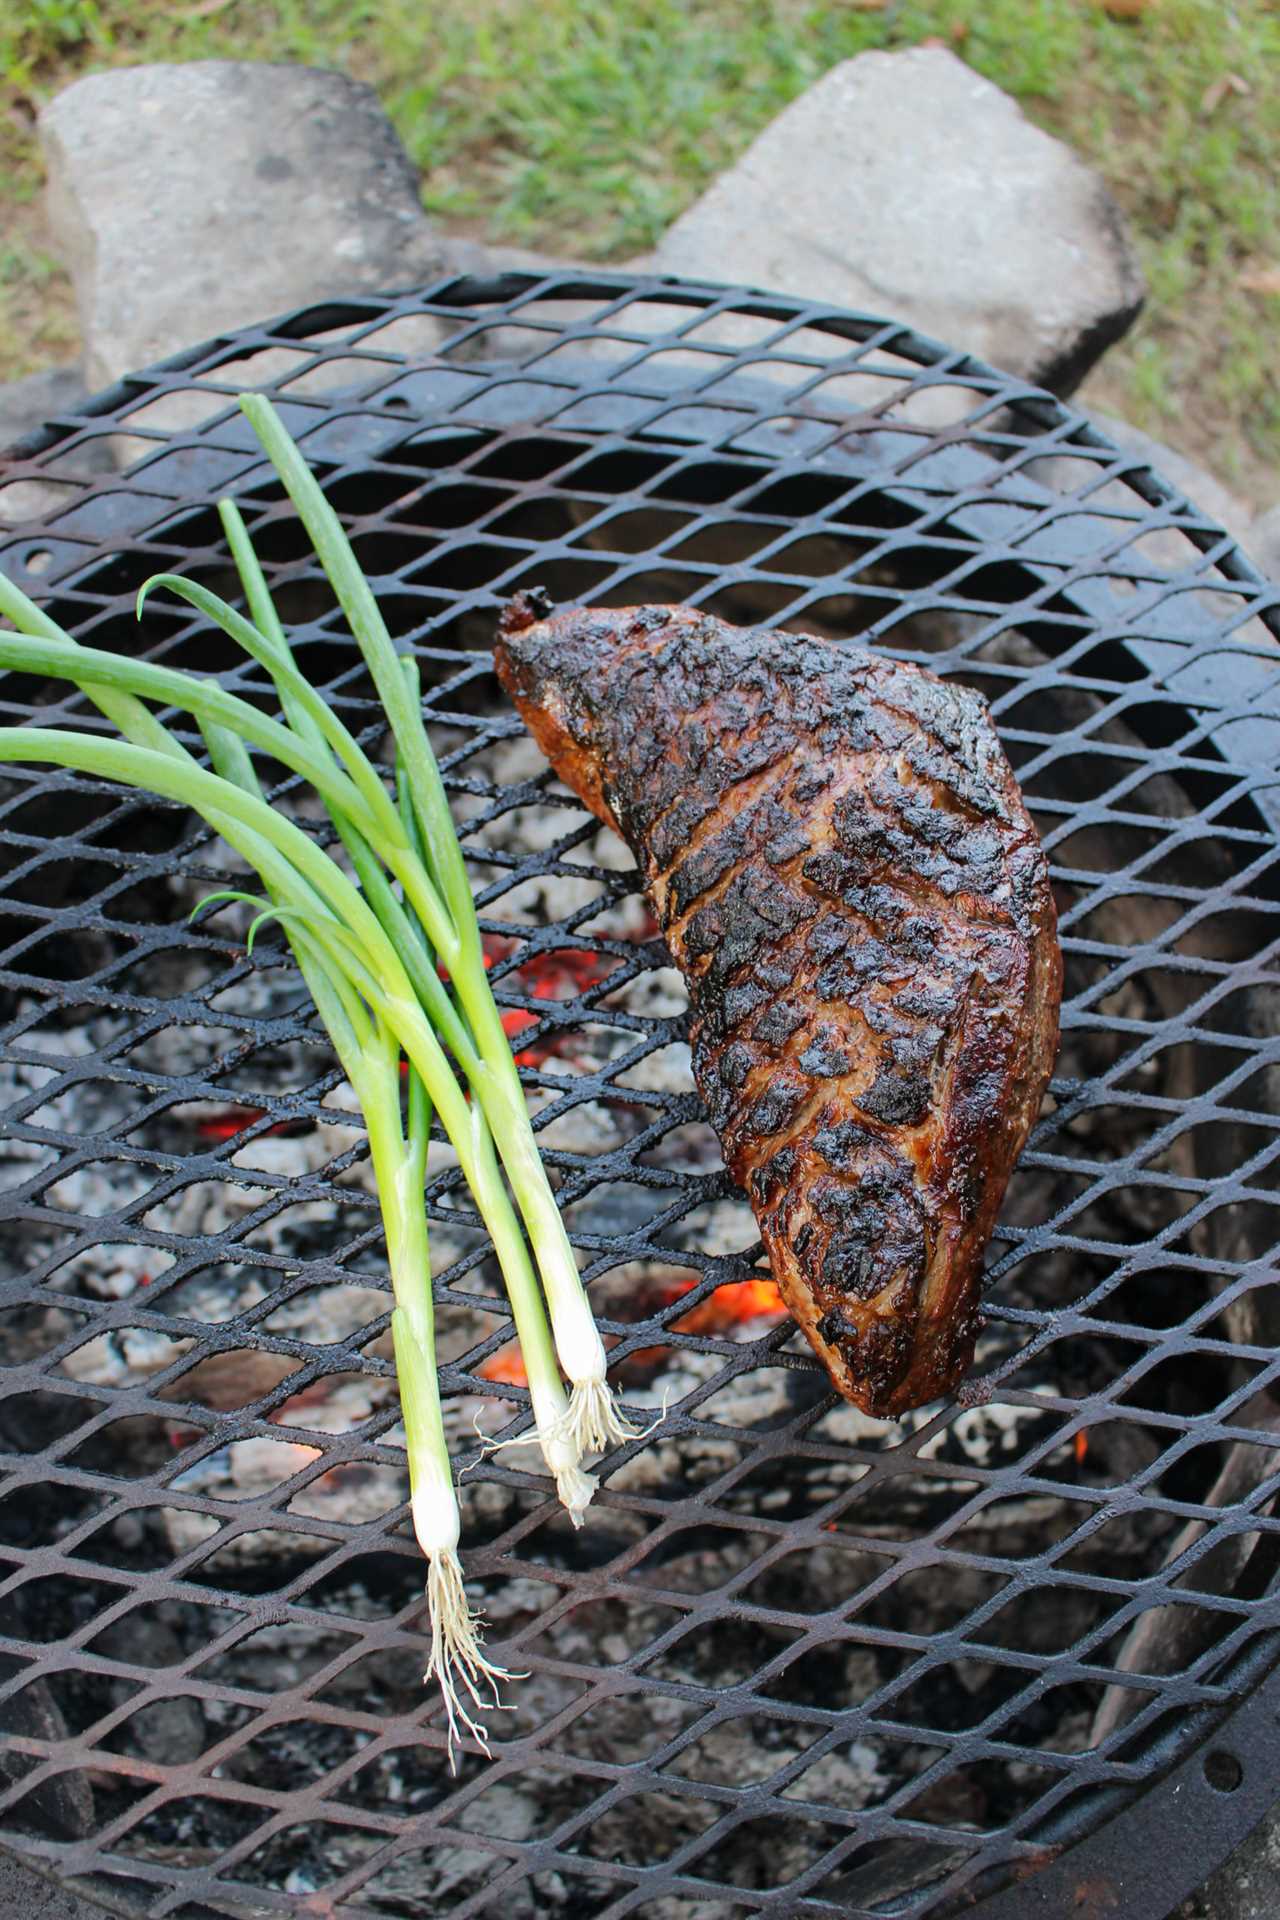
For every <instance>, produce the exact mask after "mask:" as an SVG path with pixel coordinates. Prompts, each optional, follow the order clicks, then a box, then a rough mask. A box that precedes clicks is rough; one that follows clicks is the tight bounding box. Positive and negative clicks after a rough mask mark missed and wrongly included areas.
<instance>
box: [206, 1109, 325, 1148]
mask: <svg viewBox="0 0 1280 1920" xmlns="http://www.w3.org/2000/svg"><path fill="white" fill-rule="evenodd" d="M263 1118H264V1115H263V1112H262V1109H261V1108H260V1107H225V1108H224V1109H223V1110H222V1112H221V1113H210V1114H206V1115H205V1117H204V1118H203V1119H202V1120H197V1121H196V1132H197V1133H198V1134H199V1135H200V1138H201V1139H202V1140H234V1139H235V1137H236V1135H237V1134H238V1133H243V1132H244V1131H245V1129H246V1128H247V1127H252V1126H256V1125H257V1123H258V1121H259V1120H261V1119H263ZM310 1125H311V1122H310V1121H309V1120H277V1121H276V1123H275V1125H274V1126H270V1127H268V1128H267V1129H266V1131H267V1133H298V1132H305V1131H306V1130H307V1129H308V1128H309V1127H310ZM264 1137H265V1136H264Z"/></svg>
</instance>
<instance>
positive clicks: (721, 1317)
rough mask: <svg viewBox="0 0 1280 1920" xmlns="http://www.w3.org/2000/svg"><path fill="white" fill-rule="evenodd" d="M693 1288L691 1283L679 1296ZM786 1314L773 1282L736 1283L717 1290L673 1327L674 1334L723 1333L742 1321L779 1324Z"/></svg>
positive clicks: (780, 1296) (747, 1281)
mask: <svg viewBox="0 0 1280 1920" xmlns="http://www.w3.org/2000/svg"><path fill="white" fill-rule="evenodd" d="M696 1284H697V1283H696V1281H692V1280H691V1281H690V1282H689V1283H688V1285H687V1286H682V1287H681V1288H680V1289H679V1292H680V1293H689V1292H690V1291H691V1290H692V1289H693V1287H694V1286H695V1285H696ZM677 1297H678V1295H677ZM786 1311H787V1309H786V1307H785V1306H784V1305H783V1300H782V1295H781V1294H780V1293H779V1292H778V1289H777V1286H776V1284H775V1283H774V1281H772V1280H740V1281H735V1282H732V1283H730V1285H728V1286H725V1287H717V1288H716V1290H715V1292H714V1293H713V1294H710V1295H709V1296H708V1297H707V1299H705V1300H701V1301H699V1303H698V1305H697V1306H696V1307H691V1308H690V1310H689V1312H688V1313H686V1314H682V1315H681V1317H680V1319H679V1320H676V1321H675V1322H673V1325H674V1329H675V1331H676V1332H677V1333H724V1332H726V1331H727V1330H728V1328H730V1327H734V1326H740V1325H741V1324H742V1322H743V1321H744V1320H781V1319H782V1318H783V1316H784V1315H785V1313H786Z"/></svg>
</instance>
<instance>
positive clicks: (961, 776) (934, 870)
mask: <svg viewBox="0 0 1280 1920" xmlns="http://www.w3.org/2000/svg"><path fill="white" fill-rule="evenodd" d="M538 612H539V610H538V609H537V608H535V607H534V606H533V604H532V603H531V602H529V601H527V600H524V599H521V600H519V601H517V602H515V603H514V604H513V605H512V606H511V607H510V608H509V609H508V610H507V613H506V615H505V616H504V619H503V623H502V630H501V634H500V637H499V640H498V643H497V647H496V650H495V657H496V660H497V666H498V672H499V675H500V677H501V679H502V683H503V685H504V686H505V687H506V689H507V691H508V693H510V695H511V697H512V698H513V700H514V701H515V703H516V705H517V707H518V708H519V710H520V712H521V714H522V715H523V717H524V719H525V721H526V722H527V724H528V726H529V728H530V729H531V731H532V733H533V735H534V737H535V738H536V740H537V741H538V744H539V745H540V746H541V748H542V750H543V752H544V753H545V754H546V755H547V758H548V759H549V760H550V761H551V764H552V766H553V767H554V768H555V770H556V772H557V773H558V774H559V775H560V777H561V779H563V780H564V781H566V782H567V783H568V785H569V786H571V787H572V788H573V789H574V791H575V792H576V793H578V794H579V795H580V796H581V798H582V799H583V800H584V801H585V802H586V804H587V805H588V806H589V807H590V808H591V809H592V811H593V812H594V813H596V814H597V815H598V816H599V817H600V819H601V820H603V821H605V822H607V823H608V824H609V825H610V826H612V827H614V828H615V829H616V830H617V831H618V832H619V833H620V834H621V835H622V837H623V838H624V839H625V840H626V842H627V844H628V845H629V846H630V848H631V850H632V852H633V853H634V855H635V857H636V859H637V861H638V862H639V863H640V866H641V868H642V870H643V873H644V876H645V880H646V884H647V886H648V889H649V893H650V896H651V898H652V900H653V904H654V908H655V911H656V912H657V915H658V918H659V922H660V924H661V926H662V930H663V933H664V935H665V937H666V941H667V944H668V946H669V947H670V949H671V953H672V955H673V957H674V959H675V961H676V964H677V965H678V966H679V968H680V970H681V972H682V973H683V974H684V976H685V979H686V980H687V982H688V985H689V995H690V1001H691V1005H692V1029H691V1038H692V1043H693V1064H694V1074H695V1078H696V1080H697V1084H698V1088H699V1091H700V1092H701V1094H702V1098H703V1100H704V1101H705V1103H706V1106H707V1111H708V1113H709V1114H710V1117H711V1120H712V1123H713V1124H714V1126H715V1128H716V1130H717V1132H718V1134H719V1136H720V1139H721V1141H722V1143H723V1146H724V1153H725V1159H726V1162H727V1164H728V1166H729V1169H730V1171H731V1172H732V1174H733V1176H734V1178H735V1179H736V1180H738V1181H739V1183H740V1184H741V1185H742V1186H743V1187H744V1188H745V1189H746V1191H747V1193H748V1195H749V1196H750V1199H751V1204H752V1206H753V1208H754V1210H755V1214H756V1218H757V1220H758V1222H759V1225H760V1231H761V1235H762V1237H763V1240H764V1244H765V1248H766V1250H767V1252H768V1255H769V1259H770V1262H771V1265H772V1268H773V1274H774V1277H775V1279H776V1280H777V1282H778V1285H779V1287H780V1289H781V1291H782V1294H783V1297H784V1299H785V1300H786V1302H787V1305H788V1307H789V1308H790V1310H791V1312H792V1313H793V1314H794V1316H795V1318H796V1319H797V1321H798V1322H799V1323H800V1325H801V1326H802V1327H803V1328H804V1331H805V1333H806V1334H807V1335H808V1337H809V1339H810V1341H811V1342H812V1344H813V1347H814V1349H815V1351H816V1352H817V1353H818V1354H819V1356H820V1357H821V1359H822V1360H823V1362H824V1364H825V1365H826V1367H827V1369H828V1371H829V1373H830V1375H831V1378H832V1381H833V1382H834V1384H835V1386H836V1387H837V1388H838V1390H839V1391H840V1392H841V1393H842V1394H844V1395H845V1397H846V1398H847V1399H849V1400H852V1401H854V1402H855V1403H856V1404H857V1405H858V1406H860V1407H862V1408H864V1409H865V1410H866V1411H867V1412H868V1413H873V1414H881V1415H883V1414H893V1413H899V1412H902V1411H903V1410H905V1409H906V1408H908V1407H913V1406H919V1405H921V1404H923V1403H924V1402H925V1401H928V1400H930V1399H932V1398H934V1396H936V1395H937V1394H940V1393H944V1392H946V1391H948V1390H949V1389H951V1388H953V1387H954V1386H955V1385H956V1383H957V1381H958V1380H959V1378H960V1376H961V1374H962V1373H963V1371H964V1369H965V1368H966V1367H967V1366H968V1365H969V1362H970V1360H971V1359H972V1355H973V1345H974V1340H975V1337H976V1334H977V1330H978V1326H979V1313H978V1295H979V1287H980V1283H981V1274H982V1260H983V1250H984V1248H985V1246H986V1242H987V1239H988V1236H989V1235H990V1233H991V1229H992V1227H993V1225H994V1223H995V1219H996V1214H997V1212H998V1210H999V1207H1000V1202H1001V1199H1002V1197H1003V1195H1004V1190H1005V1187H1006V1185H1007V1184H1008V1180H1009V1175H1010V1173H1011V1172H1012V1169H1013V1165H1014V1162H1015V1160H1016V1159H1017V1156H1018V1154H1019V1152H1020V1151H1021V1149H1022V1146H1023V1144H1024V1142H1025V1140H1026V1137H1027V1134H1028V1132H1029V1131H1030V1128H1031V1125H1032V1122H1033V1121H1034V1119H1035V1117H1036V1115H1037V1113H1038V1112H1039V1108H1040V1101H1041V1096H1042V1095H1043V1093H1044V1090H1045V1086H1046V1084H1047V1082H1048V1079H1049V1074H1050V1071H1051V1068H1052V1065H1053V1059H1054V1054H1055V1051H1056V1047H1057V1037H1058V1002H1059V998H1060V994H1061V982H1062V962H1061V956H1060V953H1059V949H1058V941H1057V934H1056V919H1055V914H1054V907H1053V900H1052V896H1051V894H1050V890H1049V880H1048V873H1047V870H1046V866H1045V861H1044V856H1043V854H1042V852H1041V849H1040V845H1039V841H1038V839H1037V837H1036V832H1035V828H1034V826H1033V825H1032V822H1031V820H1030V817H1029V816H1028V814H1027V810H1026V808H1025V806H1024V805H1023V802H1022V797H1021V795H1020V793H1019V791H1018V787H1017V784H1016V782H1015V780H1014V777H1013V773H1012V771H1011V770H1010V767H1009V765H1008V762H1007V761H1006V760H1005V757H1004V754H1003V752H1002V751H1001V748H1000V745H999V742H998V740H997V738H996V734H995V730H994V728H993V727H992V725H991V721H990V718H989V716H988V714H987V710H986V706H985V703H984V702H983V701H982V700H981V699H980V698H979V697H978V696H977V695H976V694H974V693H971V692H969V691H967V690H966V689H964V688H962V687H957V686H953V685H949V684H947V683H944V682H942V681H940V680H938V679H936V678H935V677H934V675H932V674H930V673H926V672H924V671H923V670H922V669H920V668H918V667H914V666H910V665H906V664H903V663H898V662H892V661H889V660H884V659H877V658H875V657H874V656H872V655H871V654H869V653H866V652H863V651H861V650H859V649H857V648H855V647H837V646H832V645H829V644H827V643H825V642H823V641H819V640H816V639H809V638H806V637H804V636H796V635H793V634H778V633H765V632H758V631H745V630H743V629H741V628H736V627H730V626H726V625H725V624H724V623H723V622H722V621H719V620H716V619H714V618H712V617H711V616H709V615H706V614H700V613H697V612H695V611H692V610H690V609H688V608H684V607H636V608H627V609H622V610H616V611H615V610H591V609H587V610H583V611H571V612H567V613H562V614H557V615H553V616H551V617H548V618H539V617H538Z"/></svg>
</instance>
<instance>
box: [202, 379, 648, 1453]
mask: <svg viewBox="0 0 1280 1920" xmlns="http://www.w3.org/2000/svg"><path fill="white" fill-rule="evenodd" d="M240 405H241V407H242V408H243V410H244V412H245V413H246V415H247V416H248V418H249V421H250V424H251V425H252V427H253V430H254V432H255V433H256V434H257V436H258V439H259V441H260V443H261V445H262V448H263V450H264V452H265V453H266V454H267V456H268V458H269V459H270V460H271V463H272V465H273V466H274V467H275V469H276V472H277V473H278V474H279V476H280V478H281V480H282V481H283V482H284V485H285V488H286V490H287V492H288V494H289V496H290V498H291V500H292V501H293V504H294V506H295V507H296V508H297V510H298V515H299V517H300V519H301V520H302V523H303V525H304V526H305V527H306V529H307V532H308V534H309V535H310V538H311V543H312V545H313V546H314V548H315V550H316V553H317V554H318V555H319V558H320V561H321V564H322V565H323V567H324V569H325V572H326V574H327V575H328V577H329V581H330V584H331V585H332V587H333V589H334V592H335V593H336V595H337V597H338V601H339V604H340V605H341V607H342V610H343V612H344V614H345V615H346V618H347V623H348V625H349V626H350V628H351V631H352V633H353V635H354V636H355V639H356V643H357V645H358V646H359V648H360V651H361V653H362V655H363V656H364V660H365V663H366V665H367V666H368V668H369V672H370V674H371V676H372V678H373V682H374V685H375V687H376V688H377V691H378V695H379V698H380V699H381V701H382V703H383V707H384V709H385V711H386V715H387V719H388V721H389V722H390V725H391V730H392V732H393V734H394V736H395V740H396V745H397V749H398V751H399V753H400V754H401V756H402V758H403V767H404V778H405V781H406V784H407V787H408V789H409V792H410V794H411V796H412V801H413V806H414V809H415V811H416V815H417V818H418V820H419V821H420V823H421V827H422V835H423V841H424V843H425V853H426V860H425V861H420V860H414V859H406V858H404V857H403V856H399V854H398V850H397V849H395V848H394V847H393V848H390V849H388V851H387V854H386V856H385V857H386V860H387V864H388V866H389V867H390V868H391V870H392V872H393V873H394V874H395V876H396V878H397V879H398V880H399V881H400V883H401V885H402V887H403V888H404V891H405V895H406V898H407V899H408V900H409V901H410V902H411V903H412V905H413V908H414V910H415V912H416V913H417V914H418V917H419V919H420V920H421V921H422V924H423V926H424V927H425V928H426V929H427V932H428V934H429V935H430V937H431V939H432V941H433V943H434V945H435V946H436V949H437V952H438V953H439V955H440V958H441V960H442V962H443V964H444V966H445V969H446V971H447V972H448V974H449V976H450V979H451V980H452V981H453V983H454V985H455V988H456V991H457V995H458V999H459V1000H460V1002H461V1005H462V1009H463V1011H464V1013H465V1016H466V1019H467V1021H468V1022H469V1025H470V1029H471V1035H472V1044H473V1051H472V1054H471V1057H470V1058H469V1059H468V1060H466V1061H464V1062H463V1065H464V1067H465V1070H466V1073H467V1077H468V1079H469V1081H470V1083H471V1087H472V1091H473V1092H474V1094H475V1096H476V1098H477V1099H478V1100H479V1101H480V1104H481V1106H482V1107H483V1108H484V1111H485V1114H486V1117H487V1119H488V1121H489V1125H490V1128H491V1130H492V1134H493V1138H494V1140H495V1142H496V1144H497V1147H498V1151H499V1153H500V1154H501V1156H502V1163H503V1166H504V1168H505V1170H506V1174H507V1178H508V1180H509V1181H510V1183H511V1189H512V1192H513V1193H514V1194H515V1197H516V1201H517V1203H518V1205H519V1208H520V1212H521V1214H522V1216H523V1218H524V1224H525V1228H526V1230H527V1232H528V1235H529V1239H530V1242H531V1244H532V1246H533V1249H534V1252H535V1254H536V1256H537V1261H538V1269H539V1272H540V1274H541V1277H542V1284H543V1288H544V1289H545V1292H546V1298H547V1305H548V1307H549V1309H550V1314H551V1324H552V1328H553V1331H554V1335H555V1343H556V1351H557V1353H558V1354H559V1357H560V1364H561V1366H562V1367H563V1368H564V1371H565V1374H566V1375H567V1377H568V1380H569V1383H570V1388H571V1393H570V1399H569V1406H568V1409H567V1412H566V1414H565V1415H564V1417H563V1420H562V1422H561V1425H562V1429H563V1438H564V1439H565V1440H566V1441H567V1442H568V1443H569V1446H570V1448H571V1449H572V1450H573V1452H574V1453H575V1454H576V1455H577V1457H579V1458H580V1457H581V1455H582V1454H583V1453H585V1452H603V1451H604V1450H605V1449H606V1448H608V1447H609V1446H611V1445H613V1444H615V1443H617V1442H620V1441H623V1440H632V1439H636V1438H637V1437H638V1432H637V1429H636V1428H635V1427H634V1426H633V1425H632V1424H631V1423H630V1422H629V1421H628V1420H626V1419H625V1418H624V1416H623V1415H622V1413H621V1411H620V1410H619V1408H618V1406H617V1404H616V1402H615V1400H614V1398H613V1395H612V1393H611V1391H610V1389H609V1385H608V1382H607V1379H606V1371H605V1369H606V1361H605V1350H604V1343H603V1341H602V1340H601V1338H600V1333H599V1329H598V1328H597V1326H596V1324H595V1320H594V1318H593V1316H592V1313H591V1307H590V1304H589V1302H588V1300H587V1296H586V1290H585V1289H584V1287H583V1285H582V1279H581V1276H580V1274H579V1272H578V1263H577V1261H576V1259H575V1258H574V1253H573V1248H572V1247H571V1246H570V1244H569V1238H568V1235H567V1234H566V1233H565V1230H564V1223H563V1221H562V1220H561V1217H560V1210H559V1208H558V1207H557V1205H556V1202H555V1196H554V1194H553V1193H552V1191H551V1188H550V1185H549V1183H548V1180H547V1175H546V1169H545V1168H544V1166H543V1164H542V1160H541V1157H540V1155H539V1153H538V1149H537V1144H536V1142H535V1140H534V1137H533V1130H532V1128H531V1126H530V1124H529V1113H528V1107H527V1104H526V1101H525V1094H524V1088H523V1087H522V1085H521V1083H520V1076H519V1074H518V1072H517V1071H516V1066H515V1062H514V1060H513V1059H512V1055H511V1048H510V1046H509V1045H508V1042H507V1036H506V1034H505V1032H504V1030H503V1026H502V1020H501V1017H500V1015H499V1013H498V1009H497V1006H496V1004H495V1002H494V998H493V992H492V989H491V988H490V985H489V979H488V974H487V971H486V968H485V964H484V953H483V948H482V943H481V935H480V927H479V923H478V921H477V919H476V911H475V904H474V901H473V899H472V895H471V883H470V881H469V879H468V877H467V870H466V863H465V861H464V860H463V857H462V849H461V847H460V846H459V844H458V837H457V834H456V832H455V830H454V825H453V819H452V816H451V814H450V812H449V803H448V799H447V797H446V794H445V790H444V785H443V782H442V781H441V778H440V770H439V768H438V766H437V765H436V759H435V755H434V753H433V752H432V750H431V743H430V741H429V739H428V737H427V730H426V727H425V726H424V725H423V720H422V707H421V702H420V701H419V700H418V699H417V698H415V697H414V696H413V694H412V693H411V691H410V689H409V687H408V686H407V684H406V682H405V679H404V677H403V675H402V673H401V671H400V667H399V661H398V658H397V655H396V651H395V647H394V645H393V643H392V640H391V636H390V634H389V633H388V632H387V628H386V624H385V622H384V621H383V618H382V615H381V613H380V612H379V609H378V604H377V601H376V600H375V599H374V596H373V593H372V590H371V589H370V587H369V583H368V581H367V580H366V579H365V577H364V575H363V573H362V572H361V570H360V566H359V563H358V562H357V560H356V557H355V554H354V553H353V552H352V550H351V545H350V542H349V541H348V539H347V537H346V534H345V533H344V531H343V528H342V525H341V522H340V521H339V519H338V516H337V515H336V513H335V512H334V511H333V509H332V507H330V505H329V503H328V501H327V500H326V499H325V497H324V494H323V492H322V491H321V488H320V485H319V482H318V481H317V480H316V478H315V475H314V474H313V473H312V472H311V470H310V468H309V467H308V466H307V463H306V461H305V460H304V459H303V458H302V455H301V454H300V453H299V451H298V449H297V447H296V446H295V445H294V443H293V441H292V439H291V438H290V436H289V434H288V432H287V430H286V429H285V427H284V425H283V423H282V422H281V420H280V418H279V415H278V414H277V413H276V411H275V409H274V407H273V406H272V405H271V402H270V401H269V400H267V399H266V398H265V397H264V396H263V395H260V394H246V395H243V396H242V397H241V401H240ZM428 873H430V876H431V878H432V879H433V880H434V882H435V886H434V888H433V887H430V886H429V885H428V884H427V875H428Z"/></svg>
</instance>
